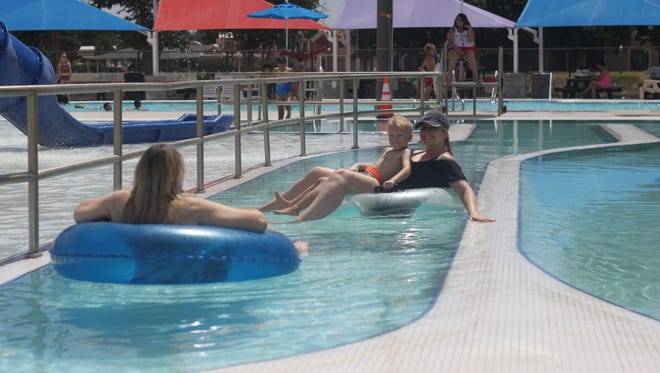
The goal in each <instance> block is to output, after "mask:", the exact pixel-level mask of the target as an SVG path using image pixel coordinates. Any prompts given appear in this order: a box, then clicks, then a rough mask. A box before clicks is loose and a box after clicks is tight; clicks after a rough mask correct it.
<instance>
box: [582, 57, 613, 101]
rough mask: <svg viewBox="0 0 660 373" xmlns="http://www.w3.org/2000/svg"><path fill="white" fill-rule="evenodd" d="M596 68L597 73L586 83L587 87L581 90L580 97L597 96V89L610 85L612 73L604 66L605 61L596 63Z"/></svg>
mask: <svg viewBox="0 0 660 373" xmlns="http://www.w3.org/2000/svg"><path fill="white" fill-rule="evenodd" d="M596 68H598V71H599V74H598V76H596V77H594V78H593V79H594V80H592V81H591V83H589V85H587V88H585V90H584V91H583V92H582V97H591V98H598V96H597V94H596V91H598V89H600V88H610V87H612V75H610V72H609V70H607V67H605V62H599V63H597V64H596ZM589 95H590V96H589Z"/></svg>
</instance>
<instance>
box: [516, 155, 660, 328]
mask: <svg viewBox="0 0 660 373" xmlns="http://www.w3.org/2000/svg"><path fill="white" fill-rule="evenodd" d="M624 149H625V150H624ZM624 149H619V150H612V149H609V150H593V151H588V152H579V153H577V154H575V153H566V154H561V155H552V156H544V157H543V158H540V159H533V160H529V161H526V162H524V164H523V172H522V186H521V190H522V196H521V197H522V204H521V208H520V211H521V218H520V219H521V220H520V221H521V241H520V242H521V243H520V245H521V250H522V252H523V253H524V254H525V255H526V256H527V257H529V258H530V260H532V261H533V262H534V263H536V264H537V265H538V266H539V267H541V268H542V269H544V270H545V271H547V272H548V273H550V274H552V275H553V276H556V277H557V278H559V279H560V280H562V281H564V282H566V283H568V284H570V285H572V286H575V287H577V288H579V289H581V290H584V291H586V292H588V293H590V294H593V295H596V296H598V297H601V298H603V299H605V300H608V301H610V302H613V303H616V304H619V305H622V306H624V307H626V308H629V309H632V310H634V311H637V312H640V313H643V314H645V315H648V316H651V317H653V318H655V319H658V320H660V250H658V248H659V247H660V229H658V227H660V214H658V211H660V147H658V146H657V145H656V146H640V147H636V148H634V147H626V148H624Z"/></svg>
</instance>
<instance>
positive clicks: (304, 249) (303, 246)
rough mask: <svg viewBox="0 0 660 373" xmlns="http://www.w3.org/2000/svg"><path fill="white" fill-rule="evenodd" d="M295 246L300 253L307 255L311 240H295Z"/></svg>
mask: <svg viewBox="0 0 660 373" xmlns="http://www.w3.org/2000/svg"><path fill="white" fill-rule="evenodd" d="M293 246H294V247H295V248H296V250H298V254H300V255H307V254H308V253H309V242H307V241H295V242H294V243H293Z"/></svg>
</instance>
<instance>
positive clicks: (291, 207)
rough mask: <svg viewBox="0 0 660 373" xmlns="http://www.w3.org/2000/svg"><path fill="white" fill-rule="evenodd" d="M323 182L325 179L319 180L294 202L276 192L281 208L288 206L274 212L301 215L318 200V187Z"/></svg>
mask: <svg viewBox="0 0 660 373" xmlns="http://www.w3.org/2000/svg"><path fill="white" fill-rule="evenodd" d="M321 180H323V178H321V179H319V180H318V181H317V182H316V183H315V184H314V185H312V186H310V187H309V188H307V189H305V191H303V192H302V193H300V194H299V195H298V196H297V197H295V198H294V199H292V200H288V199H286V198H284V197H282V195H281V194H280V193H279V192H277V191H275V199H276V200H277V201H278V202H279V204H280V205H281V206H286V207H284V208H281V209H279V210H274V211H273V212H274V213H275V214H278V215H298V214H300V210H302V209H304V208H305V207H307V206H308V205H309V204H310V203H311V202H312V201H313V200H314V198H316V195H317V194H318V188H317V187H318V185H319V184H320V183H321Z"/></svg>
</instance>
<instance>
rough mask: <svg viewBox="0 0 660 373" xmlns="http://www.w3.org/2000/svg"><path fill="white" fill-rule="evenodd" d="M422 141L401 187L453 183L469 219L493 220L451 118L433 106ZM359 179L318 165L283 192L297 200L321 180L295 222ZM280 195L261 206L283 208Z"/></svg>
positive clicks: (333, 202)
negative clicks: (454, 143) (471, 179)
mask: <svg viewBox="0 0 660 373" xmlns="http://www.w3.org/2000/svg"><path fill="white" fill-rule="evenodd" d="M415 128H419V129H420V132H419V138H420V142H421V143H422V144H423V145H424V151H420V152H416V153H414V154H413V155H412V157H411V158H410V165H411V171H410V176H408V178H407V179H405V180H404V181H402V182H401V183H399V185H398V188H399V189H417V188H446V187H451V188H452V189H453V190H454V191H455V192H456V193H457V194H458V196H459V197H460V199H461V202H462V203H463V205H464V206H465V209H466V211H467V214H468V219H469V220H470V221H474V222H494V221H495V220H494V219H491V218H488V217H485V216H482V215H481V214H480V213H479V206H478V204H477V196H476V195H475V193H474V191H473V189H472V187H471V186H470V184H468V182H467V180H466V178H465V175H463V170H462V169H461V166H460V165H459V164H458V162H456V159H455V158H454V155H453V154H452V152H451V145H450V143H449V120H448V119H447V117H446V116H445V115H444V114H442V113H441V112H439V111H437V110H431V111H428V112H427V113H426V115H425V116H424V117H423V118H422V119H421V120H419V121H418V122H417V124H416V125H415ZM355 182H359V180H358V179H356V178H355V177H350V173H347V172H346V170H343V169H340V170H334V169H330V168H324V167H315V168H313V169H312V170H311V171H309V172H308V173H307V174H306V175H305V176H304V177H303V178H302V179H300V180H298V182H296V183H295V184H294V185H292V186H291V187H290V188H289V189H287V190H286V191H285V192H284V193H281V196H283V197H284V199H286V200H294V199H296V196H297V195H298V194H300V193H302V192H303V191H305V190H306V189H307V188H309V187H310V186H312V185H315V184H317V183H318V186H317V187H318V188H319V192H318V194H317V196H316V198H315V199H314V200H313V201H311V202H310V203H309V204H308V205H307V206H300V207H301V208H305V207H306V209H305V210H304V211H303V212H302V213H301V214H300V215H298V216H297V217H296V218H295V219H294V220H293V222H294V223H298V222H302V221H307V220H315V219H322V218H324V217H326V216H328V215H330V214H331V213H332V212H333V211H335V210H336V209H337V207H339V205H340V204H341V203H342V202H343V200H344V196H345V195H347V194H355V193H356V192H355V191H356V190H360V187H359V186H356V185H351V183H355ZM283 207H286V206H281V199H280V200H278V199H272V200H270V201H269V202H267V203H266V204H264V205H262V206H261V207H260V208H259V209H260V210H261V211H271V210H274V209H281V208H283Z"/></svg>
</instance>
